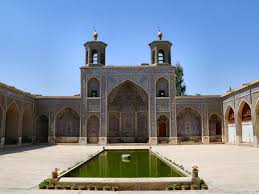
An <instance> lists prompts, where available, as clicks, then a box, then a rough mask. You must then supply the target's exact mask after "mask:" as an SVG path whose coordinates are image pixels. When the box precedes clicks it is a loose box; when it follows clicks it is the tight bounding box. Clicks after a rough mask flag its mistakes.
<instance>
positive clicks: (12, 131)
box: [5, 103, 19, 144]
mask: <svg viewBox="0 0 259 194" xmlns="http://www.w3.org/2000/svg"><path fill="white" fill-rule="evenodd" d="M18 127H19V112H18V108H17V106H16V104H14V103H13V104H12V105H11V106H10V107H9V108H8V110H7V112H6V130H5V144H17V143H18Z"/></svg>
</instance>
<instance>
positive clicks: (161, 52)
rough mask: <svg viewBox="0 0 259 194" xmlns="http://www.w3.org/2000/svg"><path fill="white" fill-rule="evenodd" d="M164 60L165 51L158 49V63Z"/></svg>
mask: <svg viewBox="0 0 259 194" xmlns="http://www.w3.org/2000/svg"><path fill="white" fill-rule="evenodd" d="M164 62H165V52H164V50H162V49H160V50H159V51H158V63H164Z"/></svg>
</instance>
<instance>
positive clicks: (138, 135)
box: [108, 81, 148, 143]
mask: <svg viewBox="0 0 259 194" xmlns="http://www.w3.org/2000/svg"><path fill="white" fill-rule="evenodd" d="M114 115H117V116H116V117H117V119H115V118H114V117H115V116H114ZM108 120H109V121H108V123H109V124H108V135H109V136H108V142H110V143H115V142H147V141H148V95H147V93H146V91H145V90H144V89H143V88H141V87H140V86H138V85H137V84H135V83H133V82H131V81H125V82H123V83H121V84H120V85H118V86H117V87H115V88H114V89H113V90H112V91H111V92H110V93H109V95H108ZM118 124H119V125H118ZM118 126H119V129H118Z"/></svg>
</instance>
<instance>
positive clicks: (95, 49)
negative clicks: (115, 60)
mask: <svg viewBox="0 0 259 194" xmlns="http://www.w3.org/2000/svg"><path fill="white" fill-rule="evenodd" d="M93 39H94V40H93V41H88V42H86V43H85V44H84V46H85V65H88V66H89V67H95V66H104V65H105V48H106V46H107V44H105V43H104V42H102V41H98V40H97V39H98V33H97V32H96V30H95V31H94V33H93Z"/></svg>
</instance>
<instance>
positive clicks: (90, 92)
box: [87, 77, 100, 97]
mask: <svg viewBox="0 0 259 194" xmlns="http://www.w3.org/2000/svg"><path fill="white" fill-rule="evenodd" d="M87 96H88V97H100V82H99V81H98V80H97V79H96V78H94V77H93V78H91V79H90V80H89V81H88V82H87Z"/></svg>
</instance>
